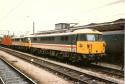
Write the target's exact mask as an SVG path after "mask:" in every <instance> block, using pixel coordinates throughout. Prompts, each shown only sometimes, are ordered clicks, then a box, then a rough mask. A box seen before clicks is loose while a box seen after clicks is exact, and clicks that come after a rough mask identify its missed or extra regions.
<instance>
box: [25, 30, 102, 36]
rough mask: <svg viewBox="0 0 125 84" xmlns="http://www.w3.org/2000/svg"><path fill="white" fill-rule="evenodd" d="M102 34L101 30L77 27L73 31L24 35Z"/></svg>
mask: <svg viewBox="0 0 125 84" xmlns="http://www.w3.org/2000/svg"><path fill="white" fill-rule="evenodd" d="M87 33H89V34H102V33H101V32H99V31H97V30H93V29H79V30H75V31H73V32H66V33H53V34H41V35H30V36H25V37H44V36H62V35H74V34H87Z"/></svg>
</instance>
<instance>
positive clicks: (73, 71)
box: [7, 49, 124, 84]
mask: <svg viewBox="0 0 125 84" xmlns="http://www.w3.org/2000/svg"><path fill="white" fill-rule="evenodd" d="M9 50H10V49H9ZM9 50H8V51H7V52H8V53H10V54H13V55H15V56H19V57H20V58H23V59H25V60H27V61H30V62H32V63H35V64H37V65H39V66H42V67H44V68H48V69H49V70H52V71H55V72H58V73H59V74H63V75H64V76H66V77H68V78H70V79H72V80H75V81H77V82H79V83H88V84H93V83H98V84H100V83H106V84H107V83H121V84H122V83H123V82H124V81H123V80H119V79H115V78H112V77H107V76H106V75H101V74H98V73H94V72H91V71H87V70H84V69H81V68H78V67H74V66H71V67H69V66H67V65H65V64H63V65H62V63H58V64H56V63H54V62H52V61H48V60H46V59H44V60H43V59H41V58H38V57H34V56H32V55H29V54H25V53H20V52H19V51H16V52H15V51H14V50H11V51H9ZM60 64H61V65H60Z"/></svg>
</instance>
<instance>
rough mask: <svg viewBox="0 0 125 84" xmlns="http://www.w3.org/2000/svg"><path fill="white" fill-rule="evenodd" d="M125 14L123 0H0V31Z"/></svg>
mask: <svg viewBox="0 0 125 84" xmlns="http://www.w3.org/2000/svg"><path fill="white" fill-rule="evenodd" d="M119 18H125V0H0V31H2V32H5V31H4V30H9V31H14V32H27V31H30V32H32V24H33V21H34V22H35V32H36V31H43V30H53V29H54V28H55V25H54V24H56V23H62V22H63V23H79V25H86V24H89V23H98V22H108V21H113V20H117V19H119Z"/></svg>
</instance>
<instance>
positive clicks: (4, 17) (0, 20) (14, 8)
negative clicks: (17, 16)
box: [0, 0, 24, 22]
mask: <svg viewBox="0 0 125 84" xmlns="http://www.w3.org/2000/svg"><path fill="white" fill-rule="evenodd" d="M23 2H24V0H20V2H19V3H18V4H17V5H16V6H15V7H13V8H12V9H11V10H10V11H9V12H8V13H7V14H5V16H3V17H2V18H0V22H2V21H3V20H5V19H6V18H7V17H8V16H9V15H10V14H11V13H12V12H13V11H15V10H16V9H17V8H18V7H19V6H21V5H22V4H23Z"/></svg>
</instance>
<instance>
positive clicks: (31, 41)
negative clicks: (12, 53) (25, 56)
mask: <svg viewBox="0 0 125 84" xmlns="http://www.w3.org/2000/svg"><path fill="white" fill-rule="evenodd" d="M12 40H13V41H12V45H11V46H14V47H15V48H19V49H23V50H25V51H29V52H32V53H38V54H47V55H51V56H55V57H58V58H60V59H62V60H64V59H68V60H70V61H73V62H76V61H86V62H94V61H98V60H100V58H101V57H103V56H104V54H105V46H106V43H105V42H104V41H103V39H102V33H101V32H99V31H97V30H93V29H79V30H75V31H73V32H65V33H53V34H41V35H29V36H25V37H21V38H20V37H18V38H12Z"/></svg>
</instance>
